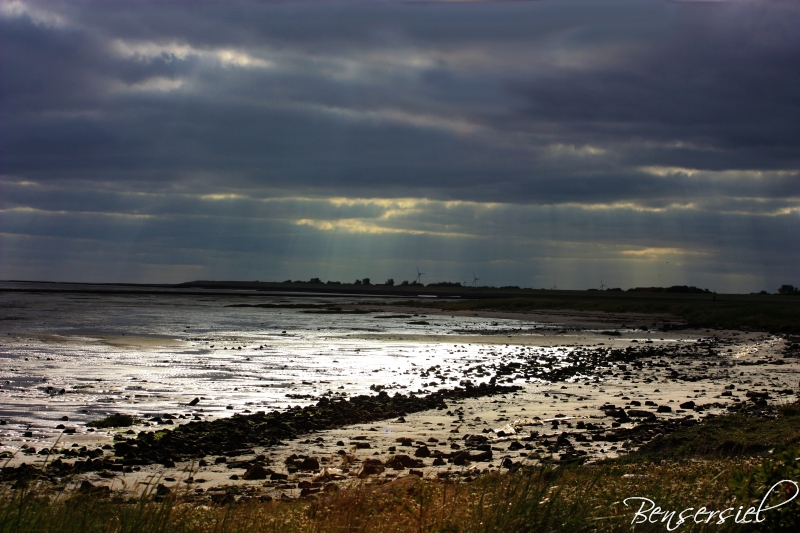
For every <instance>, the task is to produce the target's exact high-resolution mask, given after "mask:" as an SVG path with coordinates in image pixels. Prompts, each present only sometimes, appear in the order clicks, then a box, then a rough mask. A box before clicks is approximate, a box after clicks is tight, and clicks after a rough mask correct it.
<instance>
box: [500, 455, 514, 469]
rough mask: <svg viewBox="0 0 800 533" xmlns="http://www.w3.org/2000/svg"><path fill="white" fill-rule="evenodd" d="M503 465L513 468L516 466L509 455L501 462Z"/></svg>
mask: <svg viewBox="0 0 800 533" xmlns="http://www.w3.org/2000/svg"><path fill="white" fill-rule="evenodd" d="M501 466H502V467H503V468H512V467H513V466H514V462H513V461H512V460H511V459H509V458H508V457H506V458H505V459H503V462H502V463H501Z"/></svg>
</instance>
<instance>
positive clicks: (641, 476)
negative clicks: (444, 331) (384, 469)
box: [0, 459, 753, 533]
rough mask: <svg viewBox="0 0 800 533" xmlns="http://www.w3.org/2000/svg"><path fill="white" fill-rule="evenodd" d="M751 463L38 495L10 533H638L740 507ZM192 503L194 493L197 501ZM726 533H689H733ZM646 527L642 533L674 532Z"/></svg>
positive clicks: (14, 500)
mask: <svg viewBox="0 0 800 533" xmlns="http://www.w3.org/2000/svg"><path fill="white" fill-rule="evenodd" d="M752 467H753V465H752V464H749V463H748V462H747V461H741V460H735V459H725V460H712V461H702V462H676V463H670V464H664V465H662V464H658V465H656V464H646V465H608V466H600V467H595V468H581V467H553V468H549V467H540V468H532V469H529V470H528V469H522V470H519V471H517V472H514V473H507V474H499V473H498V474H486V475H483V476H480V477H479V478H478V479H477V480H475V481H472V482H469V483H453V482H435V481H429V480H418V479H417V478H416V477H414V476H411V477H408V478H406V479H404V480H403V481H398V482H394V483H387V484H383V485H362V486H354V487H350V488H344V489H342V490H339V491H337V492H333V493H327V494H324V495H322V496H319V497H317V498H316V499H315V500H295V501H291V502H263V501H257V500H250V501H246V502H243V503H228V504H224V505H209V504H203V505H200V504H196V503H192V502H191V501H190V499H187V498H186V497H184V496H183V495H180V494H172V495H169V496H168V497H166V498H163V499H161V500H160V501H154V499H153V498H151V497H149V496H148V495H146V496H143V497H141V498H138V499H133V500H125V499H124V498H121V497H115V496H114V495H108V494H106V493H99V492H92V491H87V492H83V493H77V494H71V495H70V494H65V493H56V495H54V494H53V493H50V492H48V491H47V489H46V488H45V487H41V486H39V487H36V486H35V485H34V486H32V487H31V488H28V489H19V488H18V489H16V490H13V491H8V492H7V493H6V494H4V495H3V498H2V500H0V501H2V503H0V532H2V533H6V532H8V533H12V532H13V533H22V532H26V533H27V532H31V533H32V532H39V531H47V532H51V533H73V532H76V533H77V532H81V533H90V532H98V533H101V532H102V533H106V532H108V533H111V532H113V533H128V532H130V533H134V532H137V533H139V532H141V533H148V532H153V533H155V532H159V533H160V532H165V533H166V532H170V533H171V532H181V533H201V532H202V533H211V532H214V533H217V532H219V533H222V532H225V533H245V532H247V533H250V532H253V533H255V532H259V533H261V532H272V531H274V532H278V531H281V532H283V531H286V532H331V533H333V532H341V531H358V532H387V533H394V532H397V533H401V532H402V533H406V532H409V533H410V532H415V533H421V532H437V533H456V532H458V533H462V532H463V533H468V532H475V533H479V532H487V533H488V532H504V533H514V532H530V531H570V532H579V531H620V530H626V529H629V527H630V524H631V521H632V520H633V519H634V517H635V511H636V510H637V509H638V508H639V506H640V504H641V503H640V502H639V501H634V502H630V501H629V502H628V503H629V505H627V506H626V505H625V504H624V503H623V500H624V499H625V498H629V497H637V496H638V497H646V498H649V499H651V500H653V501H656V502H658V505H659V506H660V507H662V508H664V509H671V510H679V511H680V510H682V509H685V508H687V507H699V506H700V505H705V506H706V507H709V508H714V509H722V508H725V507H730V506H732V505H735V503H736V502H737V500H736V496H735V495H734V494H733V492H732V490H731V489H730V488H729V486H728V477H730V476H729V473H730V472H733V471H734V470H736V469H744V470H747V471H749V470H750V469H752ZM187 494H188V493H187ZM732 525H733V524H727V525H723V526H714V527H710V526H698V525H696V524H692V525H690V527H684V528H682V529H681V531H705V530H714V531H729V530H731V529H732V528H731V527H730V526H732ZM664 530H665V528H664V524H662V523H658V524H649V523H648V524H641V525H640V526H637V528H636V531H664Z"/></svg>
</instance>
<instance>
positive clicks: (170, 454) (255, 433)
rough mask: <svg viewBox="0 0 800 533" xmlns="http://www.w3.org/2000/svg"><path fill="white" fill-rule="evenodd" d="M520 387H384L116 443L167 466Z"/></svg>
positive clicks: (130, 457) (121, 450) (123, 452)
mask: <svg viewBox="0 0 800 533" xmlns="http://www.w3.org/2000/svg"><path fill="white" fill-rule="evenodd" d="M519 389H520V387H516V386H502V385H495V384H485V383H482V384H480V385H478V386H471V385H469V384H468V385H467V386H466V387H463V388H462V387H456V388H453V389H445V390H440V391H437V392H434V393H431V394H428V395H426V396H415V395H413V394H408V395H404V394H400V393H396V394H395V395H394V396H389V394H387V393H386V392H385V391H381V392H380V393H378V394H377V395H374V396H367V395H360V396H354V397H352V398H349V399H335V398H334V399H331V398H325V397H323V398H321V399H320V400H319V401H318V402H317V404H316V405H310V406H306V407H295V408H293V409H289V410H287V411H284V412H279V411H272V412H269V413H266V412H263V411H259V412H257V413H255V414H250V415H239V414H235V415H233V416H232V417H229V418H221V419H217V420H213V421H200V422H190V423H188V424H184V425H181V426H178V427H176V428H175V429H172V430H160V431H155V432H141V433H139V434H138V435H137V436H136V438H135V439H133V438H129V439H125V440H124V441H119V442H117V443H116V444H115V445H114V449H115V453H116V454H117V455H118V456H121V457H122V458H124V462H125V464H128V465H135V464H154V463H160V464H165V463H166V462H169V461H182V460H189V459H192V458H195V457H203V456H206V455H224V454H226V452H228V451H229V450H232V449H241V448H248V447H253V446H267V447H268V446H275V445H277V444H279V443H280V442H281V441H282V440H288V439H294V438H296V437H298V436H300V435H303V434H306V433H311V432H314V431H321V430H328V429H334V428H338V427H342V426H346V425H351V424H361V423H367V422H374V421H378V420H385V419H388V418H396V417H399V416H404V415H406V414H408V413H414V412H419V411H427V410H430V409H445V408H446V407H447V404H446V403H445V401H446V400H457V399H463V398H477V397H481V396H491V395H496V394H505V393H509V392H514V391H517V390H519Z"/></svg>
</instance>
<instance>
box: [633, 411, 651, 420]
mask: <svg viewBox="0 0 800 533" xmlns="http://www.w3.org/2000/svg"><path fill="white" fill-rule="evenodd" d="M628 416H629V417H631V418H647V419H649V420H652V419H654V418H655V417H656V415H654V414H653V413H652V412H650V411H644V410H642V409H629V410H628Z"/></svg>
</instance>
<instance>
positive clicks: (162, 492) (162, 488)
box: [156, 483, 172, 496]
mask: <svg viewBox="0 0 800 533" xmlns="http://www.w3.org/2000/svg"><path fill="white" fill-rule="evenodd" d="M171 492H172V490H171V489H170V488H169V487H167V486H166V485H164V484H162V483H159V484H158V485H156V496H167V495H168V494H170V493H171Z"/></svg>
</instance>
